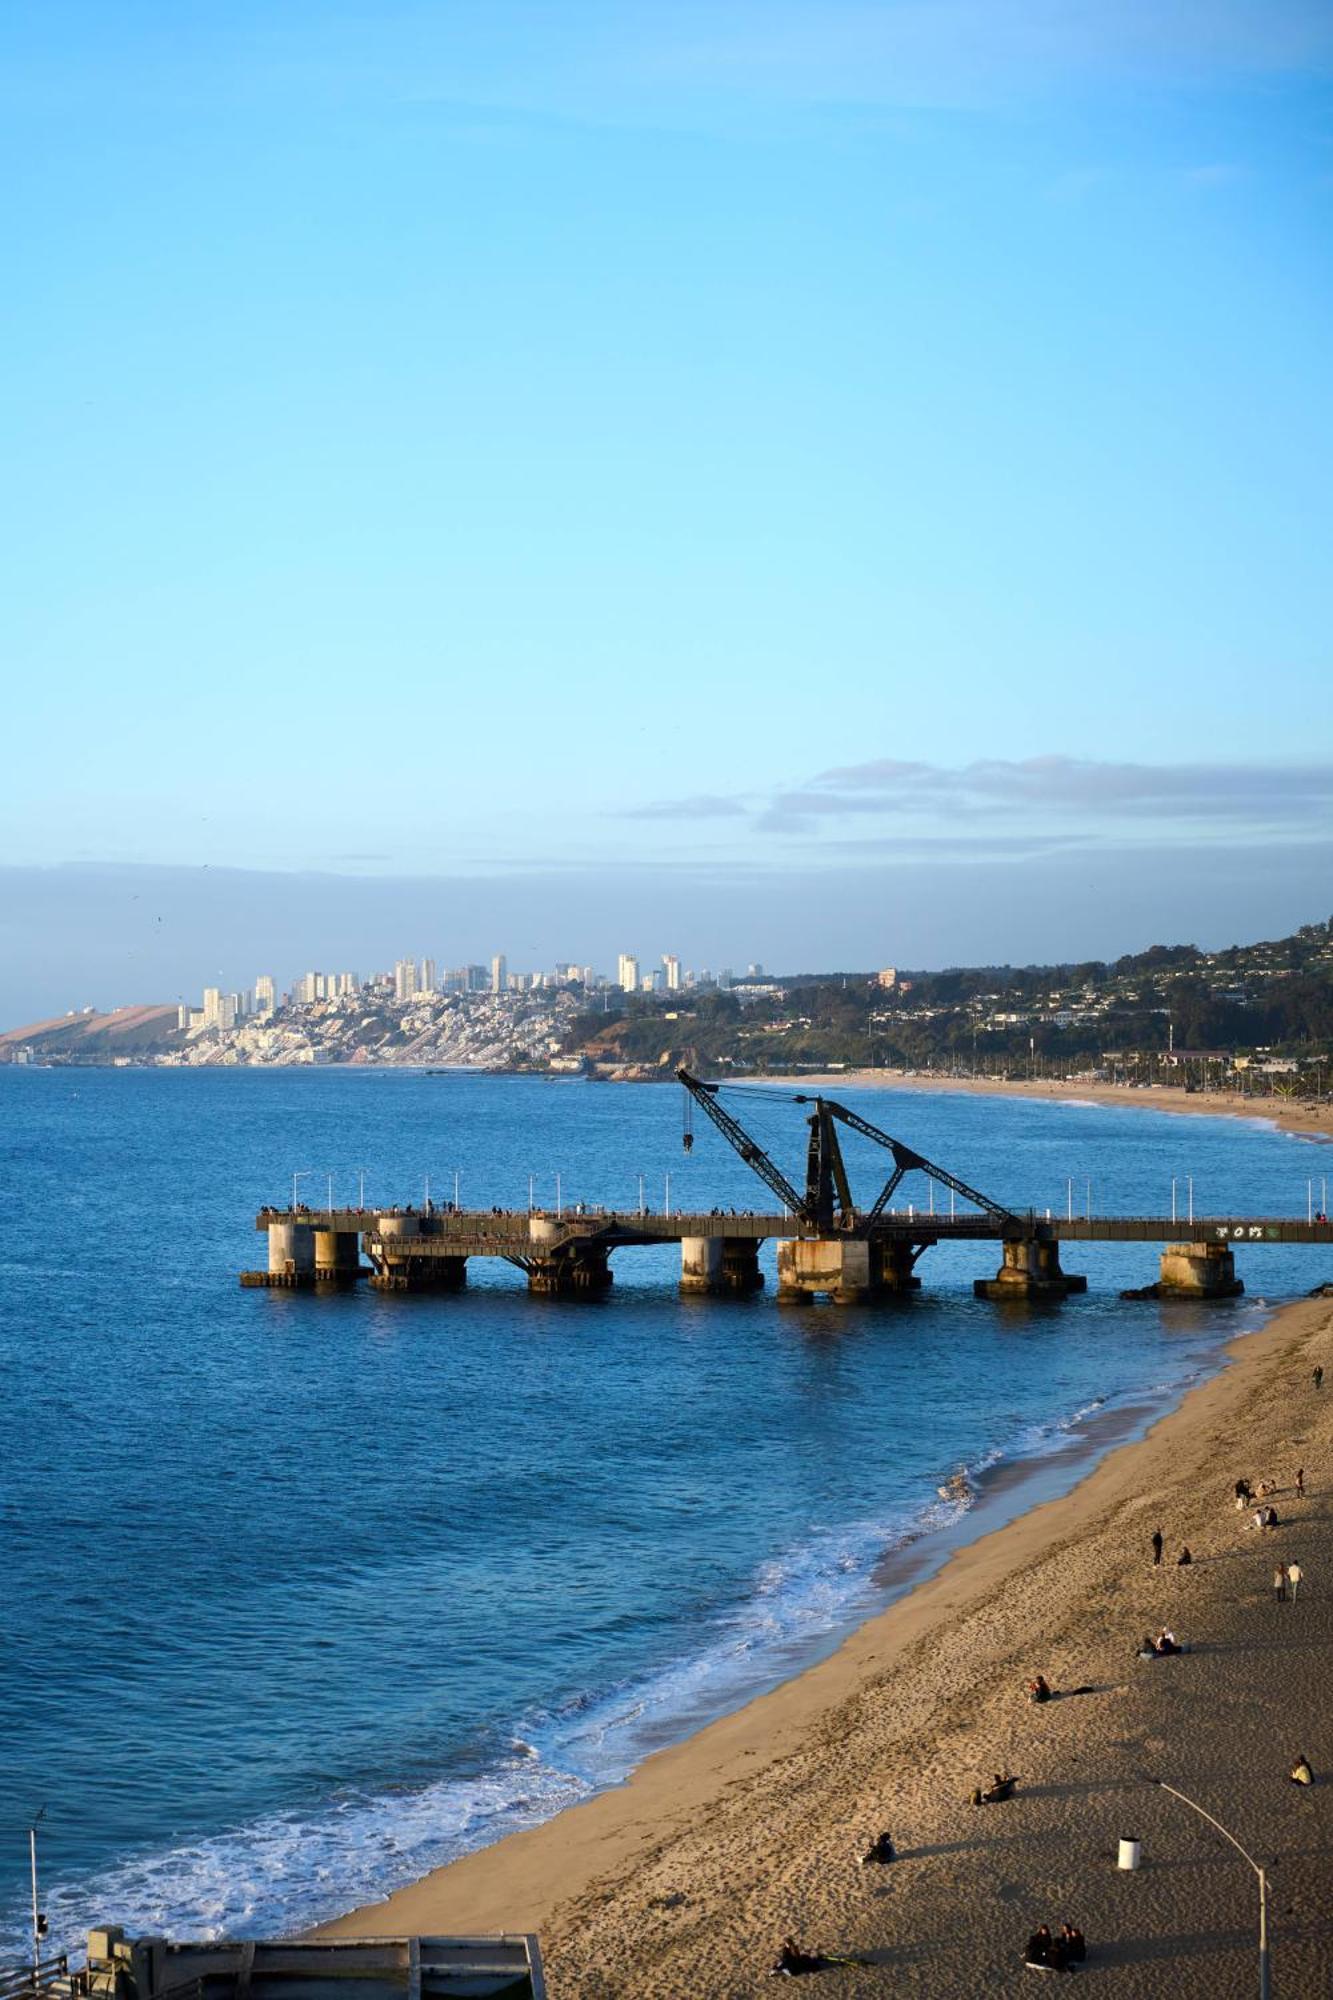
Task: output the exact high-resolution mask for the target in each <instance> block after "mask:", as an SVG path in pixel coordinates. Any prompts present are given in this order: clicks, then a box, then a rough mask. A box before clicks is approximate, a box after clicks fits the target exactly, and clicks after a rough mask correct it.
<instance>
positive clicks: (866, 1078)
mask: <svg viewBox="0 0 1333 2000" xmlns="http://www.w3.org/2000/svg"><path fill="white" fill-rule="evenodd" d="M755 1082H756V1083H760V1082H762V1083H765V1084H768V1083H777V1084H792V1085H793V1086H794V1087H796V1088H802V1087H804V1088H806V1089H821V1090H832V1089H834V1088H836V1087H838V1086H841V1087H842V1088H844V1089H845V1088H846V1087H847V1086H848V1085H850V1086H851V1087H852V1088H853V1089H855V1090H907V1091H919V1092H924V1093H927V1094H931V1093H935V1092H940V1093H948V1094H951V1095H959V1096H963V1097H1032V1098H1038V1099H1040V1100H1042V1101H1043V1102H1045V1103H1048V1104H1059V1103H1066V1104H1068V1103H1083V1104H1103V1105H1107V1106H1110V1107H1111V1108H1112V1109H1121V1110H1131V1111H1164V1112H1173V1113H1184V1114H1185V1115H1186V1116H1188V1117H1203V1118H1257V1119H1262V1120H1263V1121H1264V1122H1265V1123H1266V1124H1270V1125H1274V1126H1276V1127H1277V1129H1278V1130H1279V1131H1281V1132H1291V1133H1294V1134H1295V1135H1296V1136H1297V1137H1300V1138H1306V1139H1314V1140H1323V1139H1329V1140H1333V1098H1326V1099H1324V1101H1323V1102H1322V1103H1313V1102H1310V1101H1308V1100H1306V1099H1304V1098H1283V1097H1250V1096H1247V1095H1244V1094H1243V1093H1242V1092H1240V1091H1236V1090H1209V1091H1201V1090H1200V1091H1194V1090H1185V1089H1184V1088H1183V1087H1182V1086H1180V1085H1178V1084H1165V1085H1161V1086H1153V1087H1151V1088H1144V1089H1141V1090H1140V1089H1136V1088H1134V1087H1133V1086H1132V1085H1129V1084H1122V1083H1096V1082H1092V1081H1087V1082H1083V1081H1079V1080H1075V1079H1073V1078H1063V1077H1048V1078H1045V1079H1042V1080H1040V1081H1036V1080H1034V1081H1032V1082H1028V1081H1026V1080H1020V1079H1018V1078H1010V1079H1004V1078H1000V1077H980V1076H936V1075H932V1074H929V1073H928V1072H925V1071H918V1072H913V1073H910V1074H909V1073H907V1072H901V1071H896V1070H880V1069H848V1070H824V1071H820V1072H819V1073H817V1074H812V1075H803V1076H773V1077H767V1076H765V1077H762V1078H760V1077H756V1078H755Z"/></svg>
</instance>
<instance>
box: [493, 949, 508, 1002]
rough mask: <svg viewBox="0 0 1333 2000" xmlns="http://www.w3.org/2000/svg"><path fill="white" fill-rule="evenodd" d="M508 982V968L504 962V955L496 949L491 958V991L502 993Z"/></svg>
mask: <svg viewBox="0 0 1333 2000" xmlns="http://www.w3.org/2000/svg"><path fill="white" fill-rule="evenodd" d="M508 984H509V968H508V966H507V965H506V963H505V955H504V953H503V952H502V951H497V952H496V954H495V957H494V958H493V959H492V960H491V991H492V993H503V992H504V991H505V989H506V987H507V986H508Z"/></svg>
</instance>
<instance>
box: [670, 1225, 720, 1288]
mask: <svg viewBox="0 0 1333 2000" xmlns="http://www.w3.org/2000/svg"><path fill="white" fill-rule="evenodd" d="M680 1289H681V1290H682V1292H720V1291H721V1290H722V1238H721V1237H720V1236H682V1237H681V1239H680Z"/></svg>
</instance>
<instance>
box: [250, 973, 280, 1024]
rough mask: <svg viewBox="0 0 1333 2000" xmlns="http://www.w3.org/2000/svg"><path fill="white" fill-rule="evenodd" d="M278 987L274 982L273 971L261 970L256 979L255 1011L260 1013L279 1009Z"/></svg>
mask: <svg viewBox="0 0 1333 2000" xmlns="http://www.w3.org/2000/svg"><path fill="white" fill-rule="evenodd" d="M277 1005H278V989H277V987H276V986H275V985H274V983H273V975H272V973H271V972H261V973H260V975H259V977H258V978H257V979H256V981H255V1012H256V1014H259V1015H264V1014H272V1013H275V1012H276V1011H277Z"/></svg>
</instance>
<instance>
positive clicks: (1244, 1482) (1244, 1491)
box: [1236, 1479, 1254, 1507]
mask: <svg viewBox="0 0 1333 2000" xmlns="http://www.w3.org/2000/svg"><path fill="white" fill-rule="evenodd" d="M1253 1498H1254V1493H1253V1491H1252V1489H1251V1487H1250V1482H1249V1480H1248V1479H1238V1480H1237V1481H1236V1505H1237V1506H1238V1507H1244V1506H1246V1505H1247V1504H1248V1503H1249V1502H1250V1501H1251V1500H1253Z"/></svg>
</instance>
